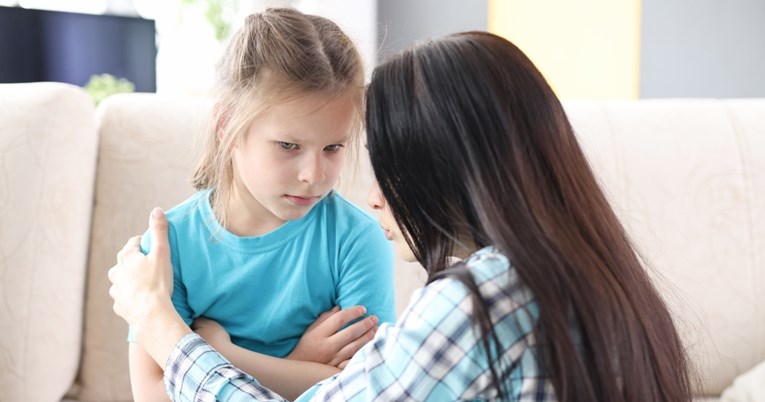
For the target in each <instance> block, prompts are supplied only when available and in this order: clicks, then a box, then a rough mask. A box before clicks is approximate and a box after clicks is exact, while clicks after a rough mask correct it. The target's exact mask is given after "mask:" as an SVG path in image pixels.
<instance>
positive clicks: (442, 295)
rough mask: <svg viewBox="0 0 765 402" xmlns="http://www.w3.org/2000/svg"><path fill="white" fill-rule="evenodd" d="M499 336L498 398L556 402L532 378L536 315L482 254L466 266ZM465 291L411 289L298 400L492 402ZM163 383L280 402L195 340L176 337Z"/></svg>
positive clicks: (494, 256) (456, 286) (201, 396)
mask: <svg viewBox="0 0 765 402" xmlns="http://www.w3.org/2000/svg"><path fill="white" fill-rule="evenodd" d="M465 264H466V265H467V266H468V268H469V269H470V272H471V273H472V274H473V277H474V278H475V281H476V284H477V285H478V287H479V289H480V291H481V294H482V296H483V297H484V300H486V302H487V305H488V307H489V314H490V317H491V319H492V322H493V323H494V325H495V330H496V332H497V337H498V339H499V343H500V345H499V350H500V356H501V357H500V358H499V359H495V367H496V368H497V371H498V375H499V377H500V378H502V379H503V383H504V386H505V399H507V400H511V401H555V400H556V399H555V393H554V390H553V388H552V384H551V383H550V382H549V380H548V379H547V378H545V376H544V375H543V374H542V373H540V370H539V366H538V359H537V356H536V349H535V342H534V337H533V334H532V329H533V327H534V325H535V322H536V319H537V316H538V309H537V306H536V303H534V301H533V298H532V296H531V294H530V292H529V291H528V290H526V289H525V288H523V287H522V286H521V285H520V284H519V282H518V278H517V275H516V273H515V270H514V269H512V267H510V264H509V262H508V260H507V258H506V257H505V256H504V255H502V254H500V253H498V252H497V251H496V250H495V249H493V248H484V249H482V250H480V251H478V252H476V253H475V254H473V255H472V256H470V258H468V259H467V260H465ZM471 312H472V301H471V297H470V293H469V291H468V290H467V289H466V288H465V286H464V285H463V284H462V283H461V282H459V281H458V280H456V279H452V278H446V279H441V280H438V281H435V282H433V283H431V284H429V285H428V286H426V287H424V288H422V289H420V290H418V291H417V292H415V294H414V295H413V296H412V301H411V303H410V305H409V306H408V307H407V309H406V310H405V311H404V312H403V314H402V316H401V318H400V319H399V320H398V322H397V323H396V325H395V326H391V325H387V324H383V325H382V326H381V327H380V328H379V330H378V331H377V334H376V335H375V338H374V340H372V341H371V342H369V343H368V344H367V345H366V346H364V347H363V348H362V349H361V350H360V351H359V352H358V353H356V355H355V356H354V357H353V359H351V361H350V362H349V363H348V366H347V367H346V368H345V370H343V371H342V372H340V373H339V374H337V375H335V376H333V377H331V378H328V379H326V380H324V381H322V382H320V383H319V384H316V385H315V386H314V387H312V388H311V389H309V390H308V391H307V392H306V393H305V394H303V395H301V396H300V397H299V398H298V400H299V401H305V400H331V401H407V400H414V401H454V400H496V399H497V391H496V389H495V388H494V387H493V386H492V377H491V371H490V369H489V365H488V358H487V355H486V351H485V349H484V348H483V344H482V343H481V341H480V338H479V337H478V332H477V329H476V328H475V326H474V325H473V323H472V320H471ZM165 385H166V387H167V393H168V395H169V396H170V397H171V398H172V399H173V400H174V401H211V402H213V401H231V402H237V401H283V400H284V399H283V398H282V397H281V396H279V395H278V394H276V393H274V392H273V391H271V390H269V389H267V388H265V387H263V386H262V385H260V383H258V382H257V380H255V379H254V378H252V377H251V376H249V375H247V374H246V373H243V372H242V371H240V370H238V369H236V368H234V367H233V366H232V365H231V364H230V363H229V362H228V361H227V360H226V359H225V358H223V357H222V356H221V355H220V354H218V353H217V352H215V351H214V350H213V349H212V348H211V347H210V346H209V345H208V344H207V343H205V341H203V340H202V339H201V338H200V337H199V336H198V335H196V334H189V335H187V336H185V337H184V338H183V339H181V340H180V341H179V342H178V344H177V345H176V347H175V349H174V350H173V352H172V353H171V355H170V357H169V358H168V362H167V368H166V370H165Z"/></svg>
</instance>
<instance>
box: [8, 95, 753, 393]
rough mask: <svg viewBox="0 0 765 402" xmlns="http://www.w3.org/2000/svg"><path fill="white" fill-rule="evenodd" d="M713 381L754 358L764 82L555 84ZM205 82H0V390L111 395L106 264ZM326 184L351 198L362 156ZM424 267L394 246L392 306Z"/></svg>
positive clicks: (166, 177) (174, 193) (196, 125)
mask: <svg viewBox="0 0 765 402" xmlns="http://www.w3.org/2000/svg"><path fill="white" fill-rule="evenodd" d="M565 106H566V108H567V110H568V112H569V115H570V118H571V120H572V123H573V125H574V127H575V129H576V131H577V133H578V134H579V136H580V139H581V142H582V145H583V146H584V148H585V151H586V152H587V154H588V156H589V157H590V159H591V161H592V164H593V166H594V168H595V170H596V172H597V174H598V175H599V176H600V178H601V180H602V183H603V185H604V187H605V189H606V191H607V193H608V195H609V197H610V198H611V200H612V202H613V204H614V206H615V208H616V210H617V211H618V213H619V215H620V216H621V217H622V218H623V221H624V223H625V224H626V225H627V227H628V228H629V231H630V232H631V234H632V236H633V237H634V239H635V241H636V242H637V244H638V245H639V248H640V250H641V252H642V254H643V256H644V257H645V259H646V260H647V261H648V264H647V265H648V266H649V269H650V270H651V272H652V273H654V275H655V278H656V279H657V283H658V284H659V286H660V287H661V289H662V291H663V292H664V294H665V295H666V297H667V299H669V300H670V302H671V305H672V307H673V311H674V313H675V315H676V317H677V319H678V321H679V322H680V326H681V328H682V332H683V337H684V339H685V341H686V344H687V346H688V349H689V351H690V353H691V356H692V359H693V361H694V364H695V366H696V367H697V368H698V377H699V379H698V382H699V390H698V394H699V398H702V397H708V398H710V399H711V400H715V399H716V398H719V394H720V392H721V391H722V390H723V389H724V388H725V387H727V386H729V385H730V384H731V383H732V381H733V379H734V378H735V377H736V376H737V375H739V374H741V373H743V372H745V371H746V370H748V369H749V368H751V367H753V366H755V365H756V364H757V363H759V362H761V361H763V360H765V99H754V100H641V101H613V102H598V101H576V102H566V103H565ZM210 107H211V103H210V101H209V100H205V99H196V98H180V97H164V96H157V95H152V94H130V95H116V96H113V97H111V98H109V99H107V100H106V101H105V102H104V103H102V104H101V105H100V106H99V107H98V108H97V109H95V110H94V107H93V106H92V104H91V102H90V100H89V98H88V97H87V95H86V94H85V93H84V92H82V91H81V90H80V89H79V88H76V87H73V86H69V85H65V84H54V83H33V84H4V85H0V163H1V164H2V173H1V174H0V401H3V402H5V401H8V402H15V401H24V402H27V401H29V402H33V401H40V402H57V401H60V400H61V399H70V400H80V401H126V400H130V399H131V395H130V387H129V381H128V375H127V345H126V343H125V333H126V325H125V324H124V323H123V322H122V321H121V320H120V319H119V318H117V317H116V316H114V314H113V313H112V310H111V300H110V299H109V297H108V293H107V292H108V281H107V279H106V275H105V273H106V270H107V269H108V268H109V267H110V266H111V265H112V264H113V263H114V260H115V254H116V252H117V250H118V249H119V248H120V247H121V246H122V244H123V243H124V241H125V240H126V239H127V237H129V236H130V235H133V234H139V233H142V232H143V231H144V229H145V227H146V222H147V216H148V213H149V211H150V209H151V207H153V206H155V205H158V206H162V207H165V208H169V207H171V206H173V205H174V204H176V203H177V202H179V201H181V200H183V199H184V198H185V197H186V196H188V195H189V194H191V193H192V189H191V188H190V186H189V185H188V177H189V175H190V173H191V167H192V166H193V164H194V152H193V151H192V150H193V149H194V143H195V137H196V136H197V134H198V133H199V131H200V130H201V129H202V127H203V126H204V119H205V118H206V116H207V114H208V112H209V110H210ZM342 180H343V183H342V184H341V191H342V192H343V193H345V194H346V195H347V196H348V197H349V198H351V199H352V200H353V201H355V202H357V203H361V204H363V205H365V202H364V201H365V198H366V191H367V189H368V186H369V184H370V183H371V180H372V177H371V174H370V172H369V168H368V166H366V165H363V167H362V168H361V169H360V171H359V172H358V174H357V175H356V176H355V177H344V178H343V179H342ZM424 279H425V276H424V273H423V272H422V270H421V269H419V267H417V266H415V265H411V264H405V263H403V262H399V263H398V266H397V282H396V286H397V289H396V291H397V307H398V309H399V311H400V310H401V309H402V308H403V307H404V305H405V304H406V303H407V301H408V298H409V295H410V294H411V292H412V290H413V289H415V288H416V287H418V286H420V285H421V284H422V283H423V281H424Z"/></svg>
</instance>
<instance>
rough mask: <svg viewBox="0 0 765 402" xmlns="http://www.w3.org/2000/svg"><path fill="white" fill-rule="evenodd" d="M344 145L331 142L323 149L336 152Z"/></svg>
mask: <svg viewBox="0 0 765 402" xmlns="http://www.w3.org/2000/svg"><path fill="white" fill-rule="evenodd" d="M344 147H345V145H343V144H332V145H327V146H326V147H324V150H325V151H329V152H337V151H339V150H340V149H341V148H344Z"/></svg>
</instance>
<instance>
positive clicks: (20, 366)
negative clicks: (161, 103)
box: [0, 83, 98, 402]
mask: <svg viewBox="0 0 765 402" xmlns="http://www.w3.org/2000/svg"><path fill="white" fill-rule="evenodd" d="M0 122H2V125H0V163H1V164H2V168H1V169H0V172H1V173H0V373H2V375H0V390H2V395H0V400H3V401H44V402H56V401H59V400H60V399H61V398H62V397H63V396H64V394H65V392H66V391H67V389H68V388H69V386H70V385H71V383H72V381H73V380H74V377H75V374H76V373H77V366H78V364H79V361H80V346H81V343H80V337H81V332H82V307H83V293H84V284H85V266H86V259H87V251H88V238H89V231H90V217H91V206H92V197H93V179H94V175H95V168H96V148H97V140H98V138H97V136H96V129H95V124H94V122H93V102H92V101H91V99H90V98H89V97H88V95H87V94H86V93H85V92H84V91H82V90H81V89H80V88H78V87H75V86H72V85H67V84H57V83H34V84H3V85H0ZM41 379H42V380H43V382H42V383H41V382H40V381H41ZM41 385H43V386H41Z"/></svg>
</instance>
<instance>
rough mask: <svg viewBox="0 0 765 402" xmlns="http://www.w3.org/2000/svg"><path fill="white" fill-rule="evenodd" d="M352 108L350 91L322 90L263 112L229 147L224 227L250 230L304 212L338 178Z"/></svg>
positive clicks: (244, 233) (245, 232)
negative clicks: (230, 186) (228, 198)
mask: <svg viewBox="0 0 765 402" xmlns="http://www.w3.org/2000/svg"><path fill="white" fill-rule="evenodd" d="M354 113H355V105H354V102H353V98H352V97H351V96H349V95H347V96H335V97H328V96H325V95H322V94H308V95H305V96H301V97H298V98H297V99H293V100H289V101H286V102H283V103H280V104H278V105H275V106H272V107H270V108H268V109H267V110H266V111H265V112H263V113H261V114H260V116H258V117H257V118H256V119H255V120H254V121H253V122H252V125H251V126H250V128H249V131H248V132H247V134H246V136H245V137H244V138H242V140H240V141H239V142H238V143H237V144H236V145H235V147H234V150H233V162H234V184H233V193H232V200H231V202H229V205H228V208H227V210H228V211H229V212H228V213H229V216H228V221H229V222H230V225H229V226H230V227H229V228H227V229H228V230H230V231H232V232H233V233H235V234H238V235H240V236H254V235H258V234H263V233H266V232H268V231H270V230H273V229H275V228H277V227H278V226H280V225H282V224H283V223H284V222H285V221H291V220H297V219H300V218H302V217H303V216H305V215H306V214H307V213H308V211H310V210H311V208H312V207H313V206H314V205H316V203H318V202H319V201H320V200H321V199H322V198H324V197H325V196H326V195H327V194H329V192H330V191H331V190H332V188H333V187H334V185H335V183H336V182H337V178H338V176H339V175H340V169H341V167H342V166H343V163H344V162H345V156H346V152H347V150H346V146H348V140H349V138H350V136H351V130H352V129H353V119H354Z"/></svg>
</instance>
